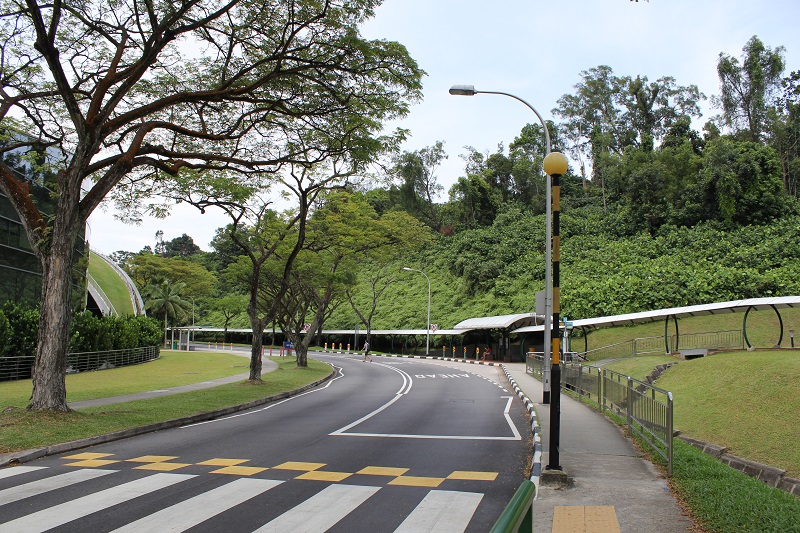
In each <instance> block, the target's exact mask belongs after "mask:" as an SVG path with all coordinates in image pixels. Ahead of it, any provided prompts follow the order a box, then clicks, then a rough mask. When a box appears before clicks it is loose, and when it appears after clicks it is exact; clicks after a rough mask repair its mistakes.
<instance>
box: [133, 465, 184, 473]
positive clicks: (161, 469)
mask: <svg viewBox="0 0 800 533" xmlns="http://www.w3.org/2000/svg"><path fill="white" fill-rule="evenodd" d="M187 466H192V464H191V463H149V464H146V465H142V466H135V467H133V469H134V470H155V471H156V472H172V471H173V470H178V469H179V468H186V467H187Z"/></svg>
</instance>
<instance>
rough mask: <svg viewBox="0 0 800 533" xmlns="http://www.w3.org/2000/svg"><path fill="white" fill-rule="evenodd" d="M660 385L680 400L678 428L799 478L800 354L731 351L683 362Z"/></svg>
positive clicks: (676, 414)
mask: <svg viewBox="0 0 800 533" xmlns="http://www.w3.org/2000/svg"><path fill="white" fill-rule="evenodd" d="M657 385H658V387H660V388H663V389H667V390H669V391H671V392H672V393H673V395H674V397H675V428H676V429H678V430H680V431H681V432H682V433H684V434H685V435H688V436H691V437H694V438H697V439H700V440H704V441H708V442H713V443H715V444H720V445H723V446H727V447H728V448H729V452H730V453H732V454H734V455H739V456H741V457H746V458H747V459H751V460H753V461H758V462H761V463H766V464H769V465H772V466H777V467H779V468H783V469H785V470H787V471H788V472H789V475H790V476H792V477H795V478H797V477H800V447H798V446H797V431H798V430H797V428H798V427H800V395H798V394H797V391H798V390H800V353H798V352H791V351H756V352H731V353H724V354H716V355H713V356H710V357H705V358H702V359H694V360H691V361H683V362H681V363H680V364H679V365H677V366H674V367H672V368H670V369H669V370H667V372H666V373H665V374H664V375H663V376H662V377H661V378H660V379H659V380H658V383H657Z"/></svg>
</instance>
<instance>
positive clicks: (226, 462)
mask: <svg viewBox="0 0 800 533" xmlns="http://www.w3.org/2000/svg"><path fill="white" fill-rule="evenodd" d="M176 459H177V457H176ZM249 460H250V459H220V458H216V459H209V460H208V461H203V462H202V463H197V464H199V465H203V466H236V465H240V464H242V463H246V462H248V461H249Z"/></svg>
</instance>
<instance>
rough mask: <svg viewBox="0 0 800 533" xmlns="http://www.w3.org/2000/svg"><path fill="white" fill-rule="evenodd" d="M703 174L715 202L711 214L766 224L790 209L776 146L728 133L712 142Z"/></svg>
mask: <svg viewBox="0 0 800 533" xmlns="http://www.w3.org/2000/svg"><path fill="white" fill-rule="evenodd" d="M700 178H701V179H700V182H701V183H702V185H703V187H704V189H705V191H706V192H705V194H706V196H707V197H708V198H712V199H713V202H714V203H713V207H714V211H712V213H711V215H712V216H714V217H715V218H718V219H719V220H722V221H723V222H726V223H728V224H739V225H747V224H764V223H768V222H769V221H771V220H773V219H775V218H779V217H781V216H782V215H784V214H785V213H786V208H787V202H786V200H787V196H786V194H785V192H784V190H783V183H782V180H781V173H780V161H779V159H778V156H777V154H776V153H775V151H774V150H773V149H772V148H769V147H767V146H764V145H762V144H759V143H754V142H749V141H734V140H731V139H727V138H724V137H723V138H720V139H718V140H716V141H713V142H710V143H708V145H707V146H706V150H705V152H704V158H703V168H702V170H701V173H700ZM709 218H711V217H709Z"/></svg>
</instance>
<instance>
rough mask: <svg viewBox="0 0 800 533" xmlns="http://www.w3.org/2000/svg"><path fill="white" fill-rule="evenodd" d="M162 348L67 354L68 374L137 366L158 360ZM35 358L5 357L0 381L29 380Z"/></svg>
mask: <svg viewBox="0 0 800 533" xmlns="http://www.w3.org/2000/svg"><path fill="white" fill-rule="evenodd" d="M159 350H160V346H143V347H139V348H127V349H123V350H105V351H101V352H75V353H69V354H67V373H68V374H75V373H78V372H87V371H89V370H106V369H109V368H117V367H120V366H128V365H137V364H139V363H145V362H147V361H152V360H154V359H158V357H159V353H160V351H159ZM33 361H34V357H33V356H27V357H3V358H2V359H0V381H12V380H18V379H28V378H30V377H31V375H32V372H31V370H32V368H33Z"/></svg>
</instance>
